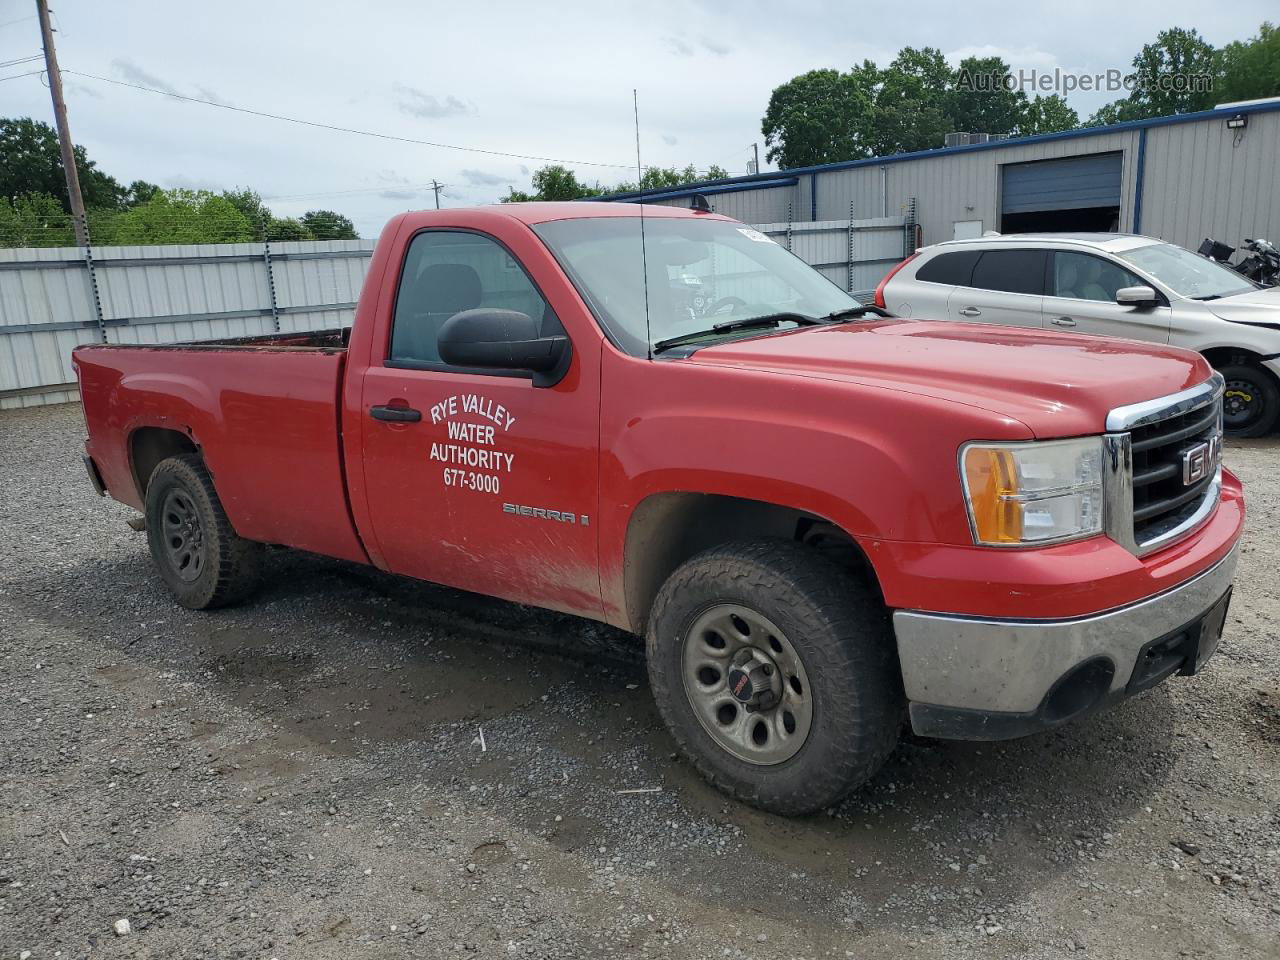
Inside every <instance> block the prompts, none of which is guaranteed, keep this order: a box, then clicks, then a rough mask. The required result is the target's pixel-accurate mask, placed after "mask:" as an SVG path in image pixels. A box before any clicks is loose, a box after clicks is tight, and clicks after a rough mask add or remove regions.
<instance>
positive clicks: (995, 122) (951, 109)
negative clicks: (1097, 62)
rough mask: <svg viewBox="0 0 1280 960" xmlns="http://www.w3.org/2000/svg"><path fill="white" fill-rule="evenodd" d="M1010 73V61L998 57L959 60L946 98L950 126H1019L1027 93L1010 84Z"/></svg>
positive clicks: (980, 129) (1008, 129)
mask: <svg viewBox="0 0 1280 960" xmlns="http://www.w3.org/2000/svg"><path fill="white" fill-rule="evenodd" d="M1010 77H1011V73H1010V70H1009V65H1008V64H1007V63H1005V62H1004V61H1003V60H1002V59H1000V58H999V57H966V58H965V59H963V60H961V61H960V67H959V69H958V70H957V71H956V76H955V81H954V86H953V89H952V90H951V95H950V97H949V98H948V100H947V118H948V120H949V121H950V125H951V129H952V130H960V131H966V132H969V131H973V132H977V133H1013V132H1015V131H1017V130H1019V129H1020V128H1021V127H1022V126H1023V124H1024V122H1025V120H1026V113H1027V106H1028V104H1027V95H1026V94H1025V93H1023V92H1022V91H1021V90H1017V89H1014V88H1013V86H1012V84H1011V80H1010ZM1059 99H1061V98H1059Z"/></svg>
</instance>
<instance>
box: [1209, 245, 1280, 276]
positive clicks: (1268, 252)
mask: <svg viewBox="0 0 1280 960" xmlns="http://www.w3.org/2000/svg"><path fill="white" fill-rule="evenodd" d="M1240 249H1241V250H1244V251H1247V253H1246V254H1245V256H1244V257H1243V258H1242V259H1241V260H1240V262H1239V263H1231V262H1230V261H1231V256H1232V254H1234V253H1235V252H1236V251H1235V249H1233V248H1232V247H1230V246H1228V245H1227V244H1225V243H1221V242H1220V241H1218V240H1214V239H1213V238H1212V237H1205V239H1204V242H1203V243H1201V244H1200V249H1199V250H1198V252H1199V254H1200V255H1201V256H1202V257H1207V258H1208V259H1210V260H1212V261H1214V262H1215V263H1220V264H1222V265H1223V266H1225V267H1230V268H1231V269H1232V270H1234V271H1236V273H1238V274H1240V275H1241V276H1243V277H1248V278H1249V279H1250V280H1252V281H1253V282H1254V283H1258V284H1261V285H1262V286H1264V287H1274V286H1276V285H1277V284H1280V250H1277V249H1276V246H1275V244H1273V243H1271V242H1270V241H1267V240H1263V239H1258V240H1249V239H1247V238H1246V239H1245V240H1244V241H1243V242H1242V243H1241V245H1240Z"/></svg>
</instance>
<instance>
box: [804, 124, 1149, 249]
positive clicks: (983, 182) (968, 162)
mask: <svg viewBox="0 0 1280 960" xmlns="http://www.w3.org/2000/svg"><path fill="white" fill-rule="evenodd" d="M1137 144H1138V133H1137V131H1134V130H1127V131H1123V132H1117V133H1110V134H1100V135H1098V136H1094V137H1079V138H1074V139H1063V140H1049V141H1045V142H1041V143H1033V144H1026V145H1022V146H1010V147H997V148H989V149H985V150H975V151H970V152H965V153H954V154H946V153H943V154H940V155H939V156H937V157H922V158H920V159H917V160H910V161H906V162H898V163H887V164H884V165H883V166H882V167H881V166H875V165H869V166H865V167H853V168H848V169H844V170H831V171H827V172H821V173H818V174H816V176H817V177H818V219H819V220H833V219H836V218H840V217H848V216H849V211H850V204H852V209H853V215H854V217H857V218H862V217H876V216H881V215H882V212H883V213H884V214H885V215H888V216H901V215H903V214H905V213H906V212H907V207H908V205H909V204H910V202H911V201H912V199H914V200H915V201H916V206H917V209H916V218H917V222H919V223H920V225H921V227H922V229H923V233H924V242H925V243H926V244H929V243H937V242H939V241H941V240H950V239H951V238H952V235H953V230H954V225H955V223H956V222H957V221H969V220H981V221H982V229H983V230H997V229H999V210H1000V169H1001V167H1002V166H1003V165H1004V164H1006V163H1026V162H1027V161H1030V160H1049V159H1054V158H1060V157H1075V156H1081V155H1084V154H1091V153H1105V152H1108V151H1113V150H1120V151H1123V152H1124V167H1123V179H1122V181H1121V198H1120V218H1121V219H1120V229H1121V230H1128V229H1130V228H1131V226H1132V224H1131V221H1132V213H1133V185H1134V181H1135V178H1136V176H1137ZM1149 162H1150V160H1149V159H1148V163H1149ZM805 180H807V177H802V178H801V182H802V185H804V181H805Z"/></svg>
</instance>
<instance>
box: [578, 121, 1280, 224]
mask: <svg viewBox="0 0 1280 960" xmlns="http://www.w3.org/2000/svg"><path fill="white" fill-rule="evenodd" d="M1277 110H1280V103H1257V104H1253V105H1252V106H1244V107H1228V108H1227V109H1225V110H1217V109H1215V110H1201V111H1199V112H1197V113H1182V114H1177V115H1176V116H1172V117H1151V118H1149V119H1147V120H1129V121H1126V122H1125V123H1113V124H1111V125H1110V126H1106V127H1082V128H1080V129H1077V130H1062V131H1059V132H1058V133H1041V134H1036V135H1035V136H1030V137H1016V138H1014V139H1012V140H995V141H989V142H987V143H970V144H966V145H965V146H961V147H939V148H937V149H935V150H916V151H914V152H912V153H895V154H892V155H891V156H887V157H865V158H863V159H861V160H843V161H841V162H839V163H824V164H819V165H817V166H813V167H792V168H790V169H787V170H778V171H773V172H770V173H756V174H751V175H749V176H745V177H729V178H727V179H724V180H708V181H706V183H705V185H703V186H698V187H695V188H691V189H689V190H684V191H681V192H680V193H679V194H677V195H678V196H688V195H690V194H694V193H710V192H712V190H714V191H715V192H716V193H728V192H732V191H733V190H745V189H757V187H756V186H755V185H756V184H759V185H760V186H759V189H763V188H764V187H765V186H770V187H773V186H786V185H787V184H783V183H768V182H767V181H769V180H776V179H777V177H778V175H779V174H786V175H788V176H793V177H794V176H799V175H803V174H810V173H826V172H827V171H830V170H852V169H855V168H857V167H872V166H885V165H887V164H890V163H907V162H909V161H912V160H927V159H931V158H934V157H949V156H953V155H955V154H958V153H972V152H974V151H977V150H1002V149H1004V148H1006V147H1022V146H1028V145H1031V144H1035V143H1049V142H1052V141H1054V140H1074V139H1078V138H1081V137H1100V136H1105V135H1107V134H1109V133H1124V132H1126V131H1130V130H1140V131H1146V130H1149V129H1151V128H1152V127H1165V126H1171V125H1174V124H1179V123H1196V122H1197V121H1200V120H1213V119H1223V120H1225V119H1227V118H1229V117H1234V116H1236V115H1238V114H1246V115H1247V114H1251V113H1272V112H1274V111H1277ZM792 182H793V183H794V182H795V181H794V179H793V181H792ZM665 196H667V194H666V193H665V192H658V193H650V192H646V191H643V190H637V191H633V192H631V193H615V194H606V195H605V196H601V197H593V198H592V199H593V200H639V199H641V198H644V199H646V200H656V199H662V198H664V197H665Z"/></svg>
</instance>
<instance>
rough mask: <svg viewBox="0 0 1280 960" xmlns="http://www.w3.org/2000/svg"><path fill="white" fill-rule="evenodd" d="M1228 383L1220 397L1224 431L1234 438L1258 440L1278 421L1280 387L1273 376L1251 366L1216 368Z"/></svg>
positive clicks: (1279, 415) (1232, 364)
mask: <svg viewBox="0 0 1280 960" xmlns="http://www.w3.org/2000/svg"><path fill="white" fill-rule="evenodd" d="M1218 372H1219V373H1221V374H1222V376H1223V377H1224V378H1225V379H1226V381H1227V387H1226V391H1225V392H1224V393H1223V395H1222V426H1223V430H1224V431H1225V432H1226V433H1227V434H1228V435H1229V436H1233V437H1261V436H1264V435H1265V434H1268V433H1270V432H1271V430H1272V429H1273V428H1274V427H1275V425H1276V420H1277V419H1280V387H1278V386H1277V385H1276V380H1275V377H1273V376H1271V374H1269V373H1268V372H1267V371H1266V370H1263V369H1262V368H1261V367H1258V366H1255V365H1253V364H1251V363H1231V364H1227V365H1225V366H1221V367H1219V368H1218Z"/></svg>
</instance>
